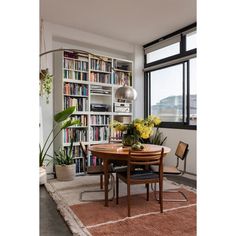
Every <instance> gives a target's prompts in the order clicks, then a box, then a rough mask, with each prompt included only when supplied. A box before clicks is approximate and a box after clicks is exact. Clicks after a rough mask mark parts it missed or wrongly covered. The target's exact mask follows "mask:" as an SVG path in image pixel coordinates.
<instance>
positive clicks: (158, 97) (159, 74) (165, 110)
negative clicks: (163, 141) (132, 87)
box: [151, 64, 183, 122]
mask: <svg viewBox="0 0 236 236" xmlns="http://www.w3.org/2000/svg"><path fill="white" fill-rule="evenodd" d="M182 84H183V65H182V64H179V65H175V66H171V67H168V68H164V69H160V70H156V71H153V72H151V113H152V114H154V115H157V116H159V117H160V118H161V120H162V121H167V122H182V121H183V94H182V91H183V87H182Z"/></svg>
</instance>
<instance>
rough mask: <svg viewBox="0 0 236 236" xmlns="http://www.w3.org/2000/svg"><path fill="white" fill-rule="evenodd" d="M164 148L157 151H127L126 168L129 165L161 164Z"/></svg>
mask: <svg viewBox="0 0 236 236" xmlns="http://www.w3.org/2000/svg"><path fill="white" fill-rule="evenodd" d="M163 153H164V148H162V149H161V151H157V152H144V151H132V150H130V151H129V158H128V168H130V166H131V165H135V166H137V165H140V166H146V165H159V166H162V165H163Z"/></svg>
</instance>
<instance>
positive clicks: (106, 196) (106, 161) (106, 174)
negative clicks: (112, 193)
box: [103, 159, 108, 206]
mask: <svg viewBox="0 0 236 236" xmlns="http://www.w3.org/2000/svg"><path fill="white" fill-rule="evenodd" d="M103 171H104V185H105V186H104V190H105V206H108V160H106V159H104V160H103Z"/></svg>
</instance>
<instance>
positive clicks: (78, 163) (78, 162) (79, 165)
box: [75, 159, 85, 174]
mask: <svg viewBox="0 0 236 236" xmlns="http://www.w3.org/2000/svg"><path fill="white" fill-rule="evenodd" d="M75 171H76V173H78V174H79V173H82V172H84V171H85V170H84V160H83V159H75Z"/></svg>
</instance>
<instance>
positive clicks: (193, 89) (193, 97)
mask: <svg viewBox="0 0 236 236" xmlns="http://www.w3.org/2000/svg"><path fill="white" fill-rule="evenodd" d="M196 61H197V60H196V58H193V59H191V60H190V61H189V66H190V68H189V69H190V73H189V75H190V121H189V124H190V125H197V84H196V82H197V79H196Z"/></svg>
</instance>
